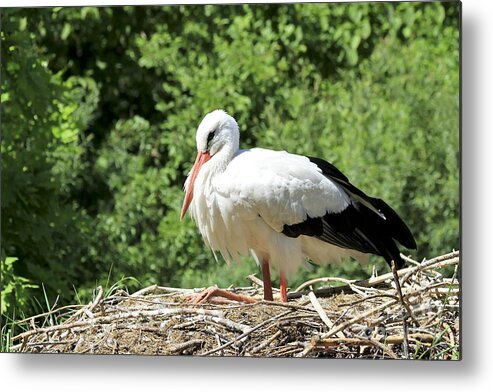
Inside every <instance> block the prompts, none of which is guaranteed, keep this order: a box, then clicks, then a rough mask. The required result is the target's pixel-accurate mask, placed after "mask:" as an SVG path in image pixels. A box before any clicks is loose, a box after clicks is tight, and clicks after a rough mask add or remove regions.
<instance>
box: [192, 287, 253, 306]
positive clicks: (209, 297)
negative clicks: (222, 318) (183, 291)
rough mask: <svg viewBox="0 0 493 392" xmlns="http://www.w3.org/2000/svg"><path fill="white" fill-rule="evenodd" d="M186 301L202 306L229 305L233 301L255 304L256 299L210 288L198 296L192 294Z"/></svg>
mask: <svg viewBox="0 0 493 392" xmlns="http://www.w3.org/2000/svg"><path fill="white" fill-rule="evenodd" d="M186 300H187V302H190V303H192V304H203V303H206V302H211V303H219V304H229V303H232V302H234V301H236V302H243V303H247V304H253V303H256V302H257V300H256V299H254V298H252V297H249V296H247V295H241V294H236V293H232V292H231V291H228V290H223V289H219V288H217V287H214V286H211V287H209V288H207V289H205V290H203V291H201V292H200V293H198V294H192V295H190V296H188V297H187V299H186Z"/></svg>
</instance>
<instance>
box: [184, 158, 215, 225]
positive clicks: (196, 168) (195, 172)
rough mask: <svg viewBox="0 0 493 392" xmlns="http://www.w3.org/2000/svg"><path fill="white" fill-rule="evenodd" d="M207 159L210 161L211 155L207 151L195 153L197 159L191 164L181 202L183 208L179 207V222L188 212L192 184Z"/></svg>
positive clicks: (191, 197)
mask: <svg viewBox="0 0 493 392" xmlns="http://www.w3.org/2000/svg"><path fill="white" fill-rule="evenodd" d="M209 159H211V154H209V151H207V152H205V153H203V152H201V151H199V152H198V153H197V158H195V163H194V164H193V167H192V174H190V182H189V184H188V188H187V193H186V194H185V199H184V200H183V206H182V207H181V215H180V220H182V219H183V217H184V216H185V214H186V212H187V210H188V207H189V206H190V203H191V202H192V199H193V184H194V183H195V179H196V178H197V175H198V174H199V171H200V168H201V167H202V165H203V164H204V163H206V162H207V161H208V160H209Z"/></svg>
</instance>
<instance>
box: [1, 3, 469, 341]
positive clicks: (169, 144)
mask: <svg viewBox="0 0 493 392" xmlns="http://www.w3.org/2000/svg"><path fill="white" fill-rule="evenodd" d="M1 11H2V12H1V22H2V32H1V40H2V68H1V72H2V75H1V76H2V79H1V88H2V95H1V110H2V112H1V114H2V118H1V125H2V129H1V130H2V142H1V152H2V166H1V170H2V173H1V176H2V177H1V181H2V182H1V186H2V192H1V196H2V200H1V213H2V217H1V224H2V237H1V240H2V243H1V257H2V269H1V272H2V294H1V300H2V302H1V312H2V316H3V322H4V327H3V332H5V331H6V329H8V328H10V324H9V322H7V323H6V322H5V321H6V320H7V321H9V320H10V321H11V320H13V319H19V318H21V317H24V316H26V315H30V314H33V313H35V312H41V311H43V310H46V308H48V307H52V306H54V304H55V303H56V304H57V305H62V304H66V303H73V302H74V301H87V300H88V299H89V298H90V296H91V295H92V291H93V289H94V287H96V286H97V285H99V284H101V285H103V287H105V289H106V291H107V292H110V291H111V290H114V289H115V288H116V287H122V286H126V287H127V288H128V289H129V290H135V289H137V288H139V287H143V286H146V285H149V284H154V283H157V284H160V285H166V286H175V287H203V286H208V285H211V284H218V285H219V286H226V287H227V286H229V285H231V284H234V285H240V286H242V285H243V286H244V285H249V284H250V282H249V281H248V280H247V279H246V276H247V275H248V274H250V273H257V275H258V274H259V270H258V267H257V266H256V265H255V264H254V262H253V261H252V260H247V261H245V262H244V263H243V264H241V265H238V266H237V265H234V266H231V267H228V266H227V265H226V264H225V263H223V262H220V263H216V262H215V261H214V258H213V256H212V254H211V252H210V251H209V250H207V249H206V248H205V247H204V244H203V242H202V239H201V237H200V234H199V232H198V230H197V228H196V227H195V225H194V223H193V222H192V221H191V220H190V219H185V220H184V221H183V222H180V221H179V212H180V207H181V203H182V200H183V191H182V187H183V183H184V180H185V178H186V174H187V173H188V171H189V170H190V168H191V165H192V163H193V159H194V156H195V130H196V127H197V126H198V124H199V122H200V120H201V119H202V117H203V116H204V115H205V114H206V113H207V112H209V111H211V110H213V109H216V108H223V109H225V110H226V111H228V112H229V113H230V114H232V115H233V116H234V117H235V118H236V119H237V121H238V123H239V125H240V129H241V147H242V148H249V147H254V146H262V147H266V148H272V149H285V150H288V151H290V152H293V153H298V154H308V155H312V156H318V157H321V158H324V159H326V160H328V161H330V162H332V163H334V164H335V165H336V166H337V167H338V168H339V169H340V170H342V171H343V172H344V173H345V174H346V175H347V176H348V177H349V178H350V179H351V181H352V183H353V184H355V185H356V186H358V187H359V188H361V189H363V190H364V191H365V192H366V193H368V194H369V195H372V196H376V197H380V198H383V199H384V200H386V201H387V202H388V203H389V204H390V205H391V206H392V207H393V208H394V209H395V210H396V211H397V212H398V213H399V214H400V215H401V216H402V217H403V219H404V220H405V221H406V222H407V224H408V225H409V227H410V228H411V230H412V232H413V233H414V235H415V237H416V239H417V243H418V250H417V251H416V252H408V251H406V250H404V249H403V251H404V253H407V254H411V255H412V256H413V257H415V258H416V259H417V260H421V259H422V258H424V257H427V258H431V257H433V256H435V255H438V254H441V253H444V252H448V251H450V250H452V249H457V248H458V247H459V3H457V2H450V3H356V4H351V3H337V4H335V3H334V4H294V5H235V6H218V5H214V6H213V5H207V6H159V7H155V6H152V7H150V6H145V7H144V6H143V7H133V6H127V7H114V8H112V7H103V8H91V7H84V8H80V7H72V8H70V7H65V8H40V9H12V8H11V9H2V10H1ZM373 265H375V266H376V268H377V270H379V271H381V272H384V271H387V267H386V266H385V263H384V261H383V260H382V259H381V258H377V257H376V258H374V259H372V263H371V264H370V265H368V266H361V265H359V264H358V263H356V262H353V261H349V262H344V263H342V264H340V265H332V266H329V267H326V268H323V269H321V268H314V269H312V270H303V271H301V270H300V272H299V274H298V275H297V276H296V279H295V280H293V281H292V282H289V285H290V286H291V287H296V285H297V284H299V283H301V282H303V281H304V280H306V279H308V278H310V277H314V276H324V275H335V276H342V277H349V278H365V277H367V276H368V274H369V273H370V272H371V270H372V268H373Z"/></svg>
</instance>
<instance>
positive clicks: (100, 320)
mask: <svg viewBox="0 0 493 392" xmlns="http://www.w3.org/2000/svg"><path fill="white" fill-rule="evenodd" d="M174 314H200V315H212V316H216V317H221V316H222V312H220V311H217V310H210V309H197V308H178V309H155V310H147V311H146V310H142V311H132V312H124V313H119V314H115V315H111V316H103V317H95V318H93V319H88V320H79V321H76V322H73V323H64V324H60V325H54V326H52V327H46V328H39V329H37V330H32V331H27V332H23V333H21V334H19V335H17V336H14V337H13V338H12V340H17V339H22V338H24V337H27V336H31V335H33V334H35V333H50V332H54V331H60V330H63V329H72V328H79V327H85V326H92V325H99V324H110V323H112V322H115V321H119V320H125V319H129V318H139V317H156V316H167V315H174Z"/></svg>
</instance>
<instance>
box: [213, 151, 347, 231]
mask: <svg viewBox="0 0 493 392" xmlns="http://www.w3.org/2000/svg"><path fill="white" fill-rule="evenodd" d="M214 187H215V189H216V191H217V193H218V194H220V195H221V196H223V197H225V198H227V199H228V200H229V201H230V202H232V203H233V205H234V209H235V211H236V213H238V214H242V216H243V219H253V218H256V217H257V216H261V217H262V219H263V220H264V221H265V222H266V223H267V224H268V225H269V226H270V227H272V228H273V229H274V230H275V231H277V232H282V231H283V228H284V226H285V225H294V224H297V223H299V222H303V221H306V220H307V219H309V218H310V217H320V216H324V215H325V214H326V213H327V212H331V213H337V212H341V211H343V210H344V209H345V208H347V206H348V205H349V204H350V202H351V201H350V198H349V196H348V194H347V193H346V192H345V191H344V190H343V189H342V187H341V186H340V185H338V184H336V182H335V181H333V180H331V179H330V178H328V177H327V176H325V175H324V174H323V173H322V172H321V170H319V169H318V167H317V166H316V165H315V164H314V163H312V162H310V160H309V159H308V158H307V157H304V156H300V155H294V154H289V153H287V152H284V151H272V150H265V149H260V148H254V149H252V150H246V151H240V152H239V154H238V155H237V156H235V157H234V158H233V160H232V161H231V162H230V163H229V165H228V167H227V169H226V170H225V172H224V173H223V174H222V175H220V176H216V178H215V182H214Z"/></svg>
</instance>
